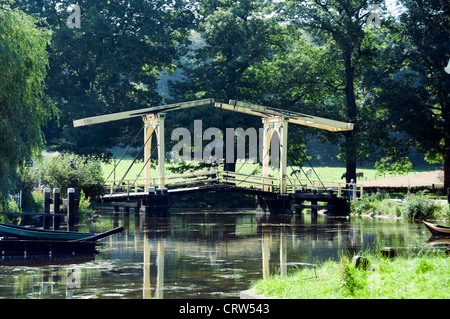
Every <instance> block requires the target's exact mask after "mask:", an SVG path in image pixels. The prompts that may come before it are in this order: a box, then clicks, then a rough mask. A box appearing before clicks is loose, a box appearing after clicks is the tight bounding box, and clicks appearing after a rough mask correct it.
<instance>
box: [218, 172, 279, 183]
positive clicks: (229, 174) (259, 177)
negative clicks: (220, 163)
mask: <svg viewBox="0 0 450 319" xmlns="http://www.w3.org/2000/svg"><path fill="white" fill-rule="evenodd" d="M217 174H218V175H222V176H224V177H225V176H234V177H248V178H255V179H269V180H273V181H277V180H278V178H276V177H264V176H259V175H248V174H244V173H239V172H230V171H224V172H218V173H217Z"/></svg>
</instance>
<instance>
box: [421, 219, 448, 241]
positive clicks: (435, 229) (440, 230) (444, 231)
mask: <svg viewBox="0 0 450 319" xmlns="http://www.w3.org/2000/svg"><path fill="white" fill-rule="evenodd" d="M423 223H424V225H425V226H426V227H427V228H428V230H429V231H430V232H431V233H432V234H433V235H436V236H446V237H450V227H445V226H440V225H435V224H431V223H429V222H426V221H423Z"/></svg>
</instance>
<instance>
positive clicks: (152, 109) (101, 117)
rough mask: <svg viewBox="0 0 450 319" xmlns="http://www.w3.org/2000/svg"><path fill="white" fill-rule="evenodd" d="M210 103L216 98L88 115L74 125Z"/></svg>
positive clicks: (128, 117) (110, 120)
mask: <svg viewBox="0 0 450 319" xmlns="http://www.w3.org/2000/svg"><path fill="white" fill-rule="evenodd" d="M208 104H214V99H204V100H197V101H191V102H182V103H175V104H168V105H161V106H155V107H149V108H145V109H140V110H132V111H126V112H120V113H112V114H107V115H99V116H93V117H87V118H84V119H79V120H75V121H73V126H74V127H80V126H87V125H94V124H100V123H106V122H112V121H119V120H124V119H130V118H134V117H139V116H144V115H148V114H156V113H161V112H170V111H175V110H182V109H186V108H190V107H195V106H201V105H208Z"/></svg>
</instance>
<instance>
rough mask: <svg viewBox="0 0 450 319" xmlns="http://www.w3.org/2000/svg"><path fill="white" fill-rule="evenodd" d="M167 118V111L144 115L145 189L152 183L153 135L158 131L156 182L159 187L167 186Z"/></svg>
mask: <svg viewBox="0 0 450 319" xmlns="http://www.w3.org/2000/svg"><path fill="white" fill-rule="evenodd" d="M165 118H166V114H165V113H157V114H149V115H144V116H143V120H144V123H145V131H144V143H145V147H144V165H145V168H144V176H145V189H148V188H149V187H151V186H154V185H152V183H151V181H152V180H151V164H152V163H151V156H152V135H153V132H156V145H157V146H156V147H157V148H158V169H157V171H158V181H157V183H155V184H156V185H157V186H158V187H159V188H161V189H163V188H164V187H165V165H164V160H165V147H164V143H165V140H164V120H165Z"/></svg>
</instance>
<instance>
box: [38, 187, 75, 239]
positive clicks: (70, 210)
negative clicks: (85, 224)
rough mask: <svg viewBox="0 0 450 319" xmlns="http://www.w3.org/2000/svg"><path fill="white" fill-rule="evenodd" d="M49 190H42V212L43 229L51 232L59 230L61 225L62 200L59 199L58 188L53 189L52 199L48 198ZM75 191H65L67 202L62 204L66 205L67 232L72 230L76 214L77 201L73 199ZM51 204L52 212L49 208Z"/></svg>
mask: <svg viewBox="0 0 450 319" xmlns="http://www.w3.org/2000/svg"><path fill="white" fill-rule="evenodd" d="M50 194H51V190H50V188H46V189H45V190H44V207H43V208H44V211H43V214H42V216H43V228H44V229H50V227H51V228H52V229H53V230H59V227H60V223H61V218H62V215H61V204H62V203H63V200H62V199H61V191H60V189H59V188H55V189H53V198H51V197H50ZM75 196H76V195H75V189H74V188H69V189H68V190H67V200H64V203H65V204H67V214H66V217H67V230H73V228H74V225H75V220H76V212H77V205H76V204H77V201H76V198H75ZM52 204H53V210H51V209H50V206H51V205H52Z"/></svg>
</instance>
